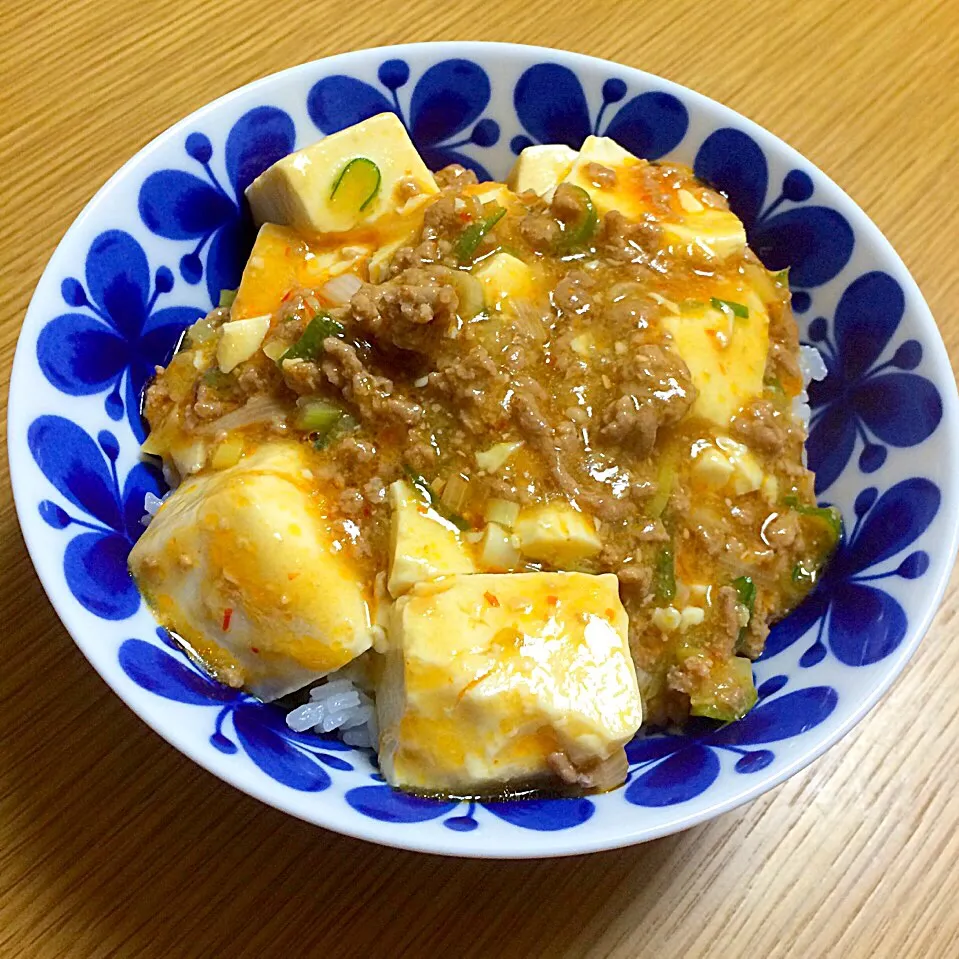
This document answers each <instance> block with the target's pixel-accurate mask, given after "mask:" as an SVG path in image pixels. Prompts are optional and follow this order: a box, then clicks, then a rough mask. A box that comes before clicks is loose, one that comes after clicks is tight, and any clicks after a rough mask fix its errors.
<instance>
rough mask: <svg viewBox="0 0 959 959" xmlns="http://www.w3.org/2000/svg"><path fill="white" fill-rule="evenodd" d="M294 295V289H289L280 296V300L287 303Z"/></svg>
mask: <svg viewBox="0 0 959 959" xmlns="http://www.w3.org/2000/svg"><path fill="white" fill-rule="evenodd" d="M292 295H293V291H292V290H287V291H286V293H284V294H283V296H282V297H281V298H280V302H281V303H285V302H286V301H287V300H288V299H289V298H290V297H291V296H292Z"/></svg>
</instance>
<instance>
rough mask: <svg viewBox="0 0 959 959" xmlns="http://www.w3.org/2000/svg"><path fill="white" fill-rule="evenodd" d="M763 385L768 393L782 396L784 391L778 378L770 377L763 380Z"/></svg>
mask: <svg viewBox="0 0 959 959" xmlns="http://www.w3.org/2000/svg"><path fill="white" fill-rule="evenodd" d="M763 385H764V386H765V387H766V389H767V390H769V392H770V393H776V394H777V395H779V396H784V395H785V393H786V390H785V389H784V388H783V384H782V380H781V379H780V378H779V377H778V376H770V377H767V378H766V379H765V380H763Z"/></svg>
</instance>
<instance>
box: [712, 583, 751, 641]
mask: <svg viewBox="0 0 959 959" xmlns="http://www.w3.org/2000/svg"><path fill="white" fill-rule="evenodd" d="M716 604H717V606H718V607H719V615H720V628H721V630H722V633H721V635H722V636H724V637H725V639H726V643H725V644H724V645H727V646H728V649H727V650H726V654H727V655H729V656H731V655H732V654H733V650H734V648H735V645H736V640H737V639H739V631H740V630H741V629H742V628H743V626H745V625H746V624H745V622H744V621H743V620H744V617H743V613H742V609H743V607H742V605H741V604H740V602H739V595H738V593H737V592H736V590H735V589H733V587H732V586H723V587H721V588H720V590H719V592H718V594H717V596H716Z"/></svg>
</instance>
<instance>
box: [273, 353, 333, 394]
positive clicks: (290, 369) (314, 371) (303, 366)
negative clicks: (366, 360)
mask: <svg viewBox="0 0 959 959" xmlns="http://www.w3.org/2000/svg"><path fill="white" fill-rule="evenodd" d="M280 372H281V373H282V374H283V382H284V383H285V384H286V385H287V387H289V389H291V390H293V392H294V393H296V394H298V395H299V396H309V395H311V394H313V393H318V392H319V391H320V390H321V389H322V387H323V384H324V382H325V377H324V374H323V371H322V370H321V369H320V367H319V365H318V364H317V363H314V362H313V361H312V360H303V359H295V360H284V361H283V366H282V368H281V370H280ZM334 385H339V384H334Z"/></svg>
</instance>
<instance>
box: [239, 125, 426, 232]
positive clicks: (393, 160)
mask: <svg viewBox="0 0 959 959" xmlns="http://www.w3.org/2000/svg"><path fill="white" fill-rule="evenodd" d="M360 157H362V158H365V159H367V160H370V161H372V162H373V163H374V164H376V166H377V168H378V169H379V172H380V178H381V179H380V184H379V189H378V190H377V192H376V194H375V195H374V196H373V197H372V198H371V199H369V200H368V201H367V202H366V204H365V206H363V208H362V209H360V206H361V205H362V204H361V203H357V204H354V205H353V206H351V207H349V208H347V207H343V206H342V205H341V204H339V203H338V202H334V197H333V187H334V185H335V184H336V182H337V180H338V178H339V176H340V174H341V173H343V171H344V169H345V168H346V166H347V165H348V164H349V163H350V162H351V161H352V160H355V159H357V158H360ZM400 180H410V181H411V182H412V183H414V184H415V185H416V186H417V187H418V189H419V194H420V195H421V196H428V195H431V194H435V193H438V192H439V187H437V185H436V180H435V179H434V178H433V174H432V173H430V171H429V169H428V168H427V166H426V164H425V163H424V162H423V160H422V158H421V157H420V155H419V153H417V152H416V147H414V146H413V142H412V140H410V138H409V134H408V133H407V132H406V128H405V127H404V126H403V124H402V122H400V120H399V118H398V117H397V116H396V115H395V114H393V113H380V114H378V115H377V116H375V117H370V118H369V119H368V120H364V121H363V122H362V123H357V124H355V125H354V126H351V127H347V128H346V129H345V130H340V131H339V132H338V133H332V134H330V136H328V137H325V138H324V139H322V140H320V141H319V142H317V143H314V144H313V145H312V146H308V147H305V148H304V149H302V150H297V152H296V153H291V154H290V155H289V156H285V157H283V159H282V160H277V162H276V163H274V164H273V166H271V167H270V168H269V169H268V170H265V171H264V172H263V173H261V174H260V175H259V176H258V177H257V178H256V179H255V180H254V181H253V182H252V183H251V184H250V185H249V186H248V187H247V190H246V196H247V199H248V200H249V201H250V207H251V209H252V210H253V217H254V219H255V220H256V222H257V223H258V224H260V223H267V222H269V223H279V224H282V225H284V226H290V227H293V228H294V229H297V230H300V231H302V232H305V233H339V232H342V231H345V230H350V229H353V228H354V227H358V226H369V225H371V224H373V223H375V222H376V221H377V220H379V219H381V218H383V217H385V216H388V215H390V214H399V212H400V211H401V210H402V211H403V213H404V214H405V213H407V212H409V205H408V203H407V202H406V200H405V199H404V198H403V197H401V196H398V195H397V192H396V186H397V184H398V183H399V181H400ZM364 199H365V197H364Z"/></svg>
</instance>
